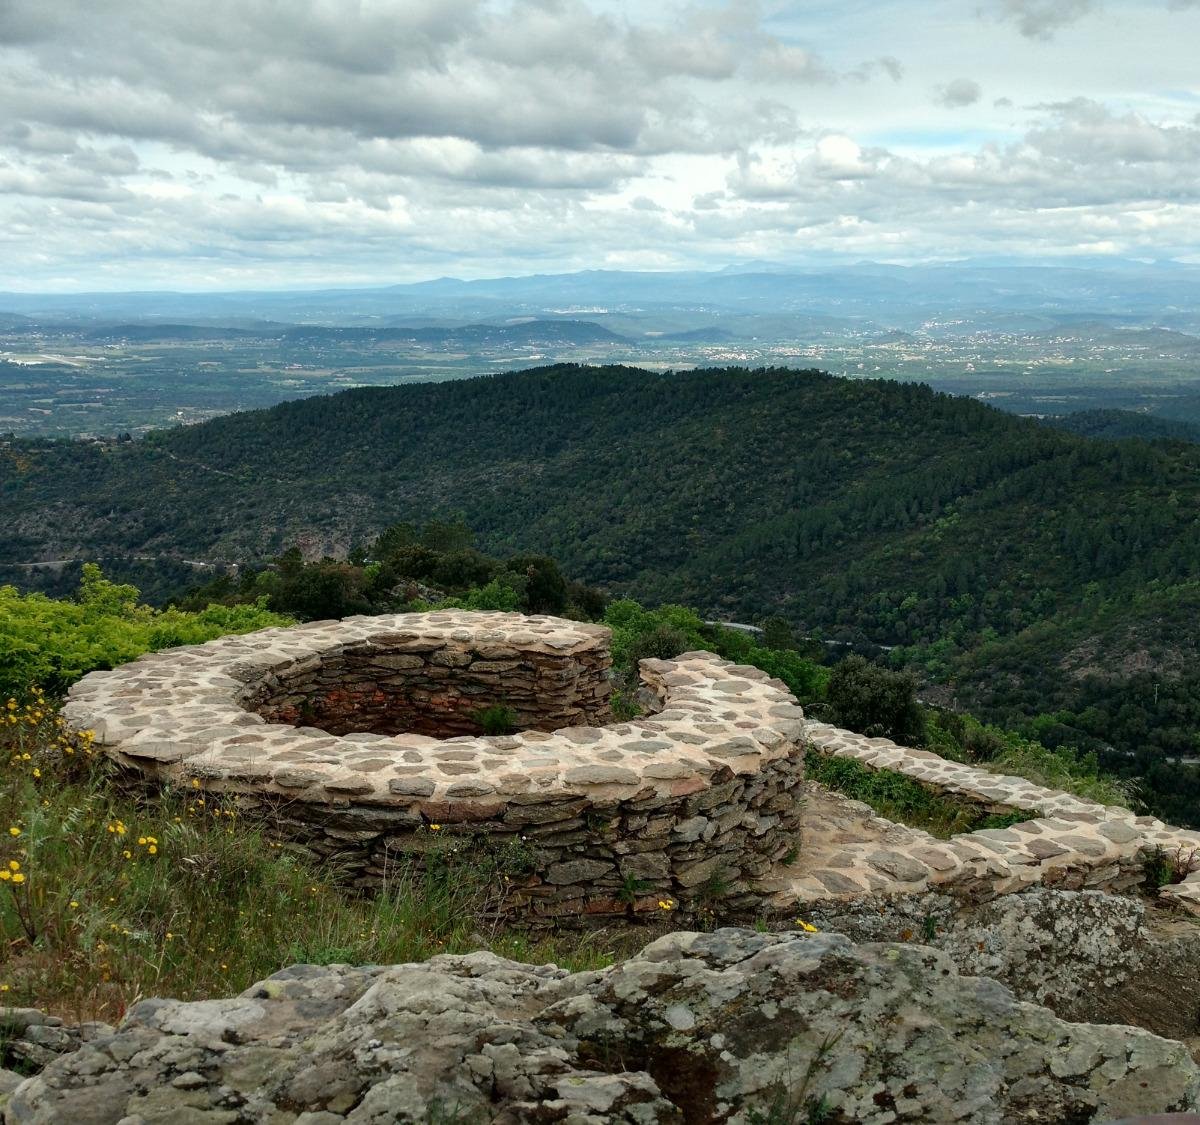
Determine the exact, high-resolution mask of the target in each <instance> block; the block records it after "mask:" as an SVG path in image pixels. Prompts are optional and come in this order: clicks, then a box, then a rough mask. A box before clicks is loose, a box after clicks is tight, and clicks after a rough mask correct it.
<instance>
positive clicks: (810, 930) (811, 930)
mask: <svg viewBox="0 0 1200 1125" xmlns="http://www.w3.org/2000/svg"><path fill="white" fill-rule="evenodd" d="M796 925H797V926H799V927H800V928H801V929H802V930H803V931H804V932H805V933H806V934H815V933H820V931H819V930H818V929H817V927H816V926H814V925H812V923H811V922H806V921H805V920H804V919H803V918H797V919H796Z"/></svg>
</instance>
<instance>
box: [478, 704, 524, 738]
mask: <svg viewBox="0 0 1200 1125" xmlns="http://www.w3.org/2000/svg"><path fill="white" fill-rule="evenodd" d="M474 719H475V721H476V722H477V723H478V724H479V725H480V726H481V727H482V728H483V733H484V734H512V733H513V731H515V730H516V729H517V713H516V711H514V710H513V709H512V708H511V707H506V706H505V705H504V704H503V703H493V704H492V705H491V706H490V707H481V708H480V709H479V710H478V711H476V712H475V714H474Z"/></svg>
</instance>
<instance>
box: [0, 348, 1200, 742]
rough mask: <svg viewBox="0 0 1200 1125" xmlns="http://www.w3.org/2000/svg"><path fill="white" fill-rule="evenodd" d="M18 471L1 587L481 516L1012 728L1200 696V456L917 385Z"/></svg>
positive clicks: (375, 395)
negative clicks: (15, 577) (32, 577)
mask: <svg viewBox="0 0 1200 1125" xmlns="http://www.w3.org/2000/svg"><path fill="white" fill-rule="evenodd" d="M0 465H2V469H0V473H2V479H0V487H2V489H3V492H2V493H0V496H2V499H0V523H2V524H3V526H4V527H5V528H6V529H8V530H9V534H8V535H7V536H6V537H4V539H3V541H2V542H0V552H2V556H0V563H3V562H6V561H21V562H27V561H32V560H35V559H39V558H65V557H78V556H81V555H82V556H103V557H110V556H113V555H119V554H122V553H127V554H133V555H171V556H181V557H184V558H188V559H199V560H204V559H227V560H233V559H240V560H244V559H251V558H255V557H259V558H261V557H264V556H268V555H271V554H273V553H276V552H278V551H279V550H281V549H282V548H284V547H285V546H287V545H290V544H292V543H297V542H298V543H301V544H302V545H305V546H306V547H307V548H308V549H309V550H311V551H316V552H318V553H320V552H322V551H330V552H335V551H339V550H344V549H345V548H347V547H348V546H349V545H350V544H351V543H352V542H356V541H366V540H367V539H369V538H370V537H371V535H372V534H373V533H375V532H377V531H378V530H379V529H380V528H382V527H384V526H385V525H387V524H390V523H394V522H397V521H400V520H406V519H407V520H415V521H418V522H420V521H424V520H427V519H430V518H435V517H439V516H442V517H444V516H448V515H453V514H461V516H462V517H463V518H464V519H465V521H466V522H467V523H468V524H469V525H470V526H471V527H472V528H474V529H475V530H476V531H477V533H478V534H479V537H480V545H481V546H482V547H484V548H485V549H490V550H493V551H500V552H507V551H510V550H515V549H536V550H540V551H545V552H547V553H549V554H552V555H554V556H555V557H556V558H558V559H559V560H560V561H561V562H562V564H563V566H564V568H565V569H567V570H568V571H569V572H570V573H572V574H574V575H576V576H578V577H579V578H581V579H583V580H585V581H588V582H591V583H595V584H600V585H603V586H607V587H608V588H610V589H611V590H613V591H619V592H631V593H634V594H636V595H638V596H640V597H642V598H645V599H650V600H662V601H678V602H682V603H685V604H693V605H697V606H700V607H702V608H704V609H706V610H709V611H711V612H714V613H718V614H721V615H723V616H728V617H736V618H738V619H742V620H747V619H749V620H753V619H756V618H761V617H763V616H764V615H766V614H770V613H781V614H784V615H786V616H787V617H789V618H791V619H792V620H793V621H794V622H795V623H797V624H798V625H800V626H802V627H804V628H807V629H810V630H811V629H813V628H820V629H822V630H823V631H824V632H825V635H826V636H829V637H842V638H846V639H852V638H863V637H865V638H869V639H871V640H873V641H876V642H879V643H883V644H888V645H900V646H907V647H908V651H907V652H906V653H904V654H902V655H903V656H906V657H907V658H909V659H911V660H912V661H914V662H916V663H918V664H920V665H921V666H923V667H924V668H925V669H926V670H927V671H928V673H929V674H930V675H931V676H932V677H934V678H939V679H947V680H957V681H958V684H959V691H960V694H961V696H962V697H963V698H966V699H968V700H969V701H970V702H972V704H973V705H975V706H978V707H980V708H981V709H984V710H985V711H987V710H988V709H991V710H992V711H993V712H996V713H1002V712H1007V713H1006V714H1005V715H1004V717H1005V718H1009V719H1011V718H1012V717H1013V715H1014V714H1015V713H1023V714H1029V713H1031V712H1033V711H1042V710H1044V711H1052V710H1058V711H1062V712H1063V713H1064V714H1065V712H1066V711H1067V710H1073V711H1078V712H1080V713H1081V712H1082V711H1083V710H1084V707H1083V704H1082V703H1081V702H1080V700H1081V699H1082V698H1083V697H1082V696H1081V695H1080V692H1082V691H1083V685H1085V684H1090V683H1097V682H1098V683H1104V684H1107V687H1106V688H1105V689H1104V691H1103V692H1100V691H1096V692H1092V693H1091V694H1092V695H1097V696H1102V699H1101V701H1100V702H1099V703H1095V706H1098V707H1100V709H1101V713H1107V712H1106V710H1105V709H1106V707H1107V706H1108V704H1109V703H1111V702H1112V701H1113V700H1118V702H1119V703H1120V704H1121V705H1123V704H1124V703H1129V704H1130V706H1131V707H1134V709H1135V710H1137V709H1138V708H1141V707H1142V702H1143V697H1145V698H1149V696H1148V693H1149V691H1150V687H1151V685H1150V683H1149V681H1148V680H1147V682H1146V685H1145V687H1144V690H1143V687H1142V686H1137V685H1141V683H1142V679H1139V677H1141V678H1145V677H1150V678H1152V679H1155V680H1156V681H1159V683H1158V686H1155V687H1154V701H1155V702H1154V706H1155V707H1158V706H1160V701H1161V700H1163V699H1167V698H1172V699H1173V698H1175V696H1174V691H1173V688H1171V687H1170V685H1173V684H1183V683H1184V681H1187V682H1189V683H1190V682H1191V680H1189V677H1194V676H1195V675H1196V673H1195V672H1194V671H1192V669H1193V668H1194V667H1195V666H1196V660H1195V656H1196V648H1197V645H1196V635H1197V632H1198V631H1200V626H1198V625H1197V615H1196V614H1195V613H1194V612H1192V611H1191V610H1188V609H1185V608H1184V607H1187V606H1190V605H1194V604H1195V602H1196V600H1197V594H1196V591H1197V589H1200V586H1198V585H1195V584H1196V583H1198V582H1200V521H1198V518H1197V517H1198V513H1200V472H1198V470H1200V447H1197V446H1191V445H1182V444H1180V445H1176V444H1148V443H1143V442H1138V441H1121V442H1107V441H1097V440H1089V439H1087V438H1083V437H1079V436H1076V435H1073V434H1068V433H1063V432H1059V431H1056V430H1053V429H1049V428H1047V427H1045V426H1041V425H1039V424H1037V423H1036V422H1033V421H1029V420H1025V419H1021V418H1017V417H1013V416H1011V415H1007V414H1002V413H1000V412H999V411H996V410H993V409H990V408H988V407H985V406H982V405H980V404H978V403H976V402H973V401H970V400H966V399H960V398H953V397H950V396H947V395H941V394H935V393H933V392H932V391H930V390H929V389H928V388H926V387H924V386H920V385H914V384H902V383H895V382H888V381H847V380H842V379H835V378H832V377H829V376H826V375H823V374H820V373H817V372H811V371H804V372H800V371H786V370H758V371H746V370H740V369H730V370H703V371H695V372H686V373H680V374H656V373H650V372H646V371H640V370H636V369H632V368H620V367H605V368H579V367H573V366H560V367H552V368H541V369H536V370H532V371H525V372H518V373H514V374H507V375H497V376H489V377H485V378H478V379H471V380H464V381H458V382H446V383H438V384H424V385H410V386H405V387H397V388H388V389H363V390H354V391H347V392H344V393H342V394H338V395H334V396H331V397H328V398H313V399H307V400H305V401H302V402H293V403H286V404H284V405H282V406H278V407H275V408H273V409H271V410H265V411H256V412H253V413H247V414H240V415H233V416H229V417H223V418H218V419H215V420H213V421H211V422H208V423H205V424H203V425H199V426H194V427H190V428H186V429H179V430H172V431H167V432H161V433H157V434H154V435H151V436H150V437H148V438H147V439H145V440H144V441H138V442H133V443H125V444H124V445H106V446H99V445H68V444H49V443H45V444H40V445H39V444H34V443H28V442H26V443H9V445H8V447H7V448H4V449H3V450H0ZM6 573H11V572H6ZM988 654H991V655H990V656H989V655H988ZM993 657H994V663H992V664H989V663H988V660H991V659H992V658H993ZM981 661H982V663H981ZM997 669H1002V672H1001V671H997ZM1164 677H1165V679H1164ZM1117 681H1119V684H1120V685H1125V686H1119V685H1118V684H1117ZM1164 682H1165V683H1167V684H1168V689H1162V683H1164ZM1129 684H1133V685H1135V687H1132V688H1129V690H1130V691H1132V692H1134V695H1132V696H1128V697H1126V696H1125V695H1123V694H1122V693H1123V692H1124V691H1125V690H1126V686H1128V685H1129ZM1180 690H1181V691H1182V690H1183V689H1182V688H1181V689H1180ZM1189 692H1190V694H1189ZM1189 692H1185V693H1184V695H1183V696H1182V697H1181V698H1182V701H1181V702H1180V704H1179V706H1180V707H1182V708H1183V711H1182V712H1180V713H1177V714H1174V715H1173V716H1172V717H1171V718H1170V722H1169V723H1166V725H1165V726H1164V725H1163V723H1159V722H1157V720H1155V719H1154V718H1153V716H1149V717H1147V716H1146V715H1145V714H1142V713H1141V712H1140V711H1139V712H1138V713H1139V715H1141V718H1139V720H1138V721H1139V722H1140V723H1142V726H1143V727H1145V728H1146V729H1151V730H1152V731H1153V732H1155V733H1153V738H1149V736H1147V737H1146V738H1143V737H1142V736H1140V735H1139V736H1138V738H1140V739H1141V741H1138V743H1137V744H1138V746H1142V745H1143V744H1145V745H1154V746H1156V747H1157V748H1158V749H1160V750H1161V749H1171V750H1173V751H1174V752H1179V753H1186V752H1193V751H1194V748H1195V745H1196V744H1195V735H1194V732H1195V731H1196V730H1197V729H1200V715H1193V714H1192V713H1191V711H1192V710H1195V709H1196V708H1197V707H1200V703H1198V702H1196V701H1197V700H1200V691H1195V690H1191V689H1189ZM1090 699H1091V697H1090V696H1089V700H1090ZM1088 705H1089V706H1091V705H1093V702H1089V704H1088ZM1147 706H1148V705H1147ZM1189 708H1190V709H1191V710H1189ZM1094 717H1095V716H1094V715H1093V718H1094ZM1077 718H1078V715H1075V717H1074V718H1071V719H1070V721H1069V722H1067V723H1066V725H1067V726H1069V727H1071V729H1075V726H1076V725H1077V724H1076V719H1077ZM1056 721H1057V720H1056ZM1080 721H1082V720H1080ZM1130 721H1131V722H1132V720H1130ZM1164 722H1165V720H1164ZM1097 725H1099V726H1102V727H1103V730H1102V731H1101V732H1100V733H1097V734H1091V733H1089V735H1088V737H1090V738H1093V739H1099V741H1100V742H1102V743H1103V742H1106V740H1107V738H1108V734H1109V731H1108V727H1106V726H1104V724H1102V723H1100V721H1099V720H1097V721H1096V722H1095V723H1093V726H1097ZM1168 728H1169V734H1163V733H1162V732H1163V731H1166V730H1168ZM1160 736H1161V737H1160ZM1130 738H1131V739H1133V738H1134V736H1133V735H1131V736H1130ZM1147 738H1149V741H1147ZM1155 740H1157V741H1155ZM1117 741H1120V740H1117ZM1135 741H1136V739H1135ZM1130 744H1131V745H1132V743H1130Z"/></svg>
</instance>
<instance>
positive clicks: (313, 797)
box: [64, 610, 804, 920]
mask: <svg viewBox="0 0 1200 1125" xmlns="http://www.w3.org/2000/svg"><path fill="white" fill-rule="evenodd" d="M609 640H610V634H609V631H608V630H607V629H606V628H604V627H602V626H598V625H589V624H581V623H578V622H574V621H566V620H561V619H557V618H552V617H525V616H521V615H519V614H513V613H478V612H465V611H458V610H453V611H436V612H432V613H421V614H398V615H391V616H382V617H352V618H347V619H345V620H342V621H325V622H315V623H312V624H308V625H299V626H296V627H293V628H286V629H267V630H263V631H262V632H258V633H254V634H250V635H248V636H231V637H224V638H221V639H219V640H215V641H211V642H209V643H208V644H204V645H197V646H192V647H187V648H177V649H172V650H169V651H166V652H160V653H154V654H149V655H146V656H143V657H142V658H141V659H139V660H137V661H135V662H133V663H131V664H127V665H124V666H122V667H120V668H117V669H114V670H112V671H106V672H94V673H92V674H91V675H89V676H86V677H85V678H84V679H83V680H82V681H80V682H79V683H78V684H76V685H75V687H74V688H72V690H71V693H70V702H69V703H68V704H67V707H66V709H65V712H64V714H65V716H66V718H67V720H68V722H70V723H71V724H72V725H74V726H75V727H76V728H80V729H83V728H90V729H92V730H93V731H94V732H95V735H96V741H97V744H98V745H100V746H101V747H102V748H103V749H104V750H105V752H107V753H108V754H109V755H110V756H111V757H112V758H113V759H114V760H115V761H117V762H118V763H120V764H121V765H123V766H126V767H128V768H130V769H132V770H136V771H138V772H140V773H141V774H142V775H144V776H145V777H147V778H149V779H152V780H153V781H156V782H168V783H174V784H176V785H184V786H190V785H192V784H193V783H195V784H198V785H199V786H201V787H202V788H203V789H204V790H206V791H211V792H214V793H219V794H222V795H225V796H226V797H227V798H231V799H233V800H235V801H236V803H237V805H238V806H239V807H240V808H241V809H242V810H243V811H244V812H247V813H250V814H253V815H256V816H259V817H262V818H263V819H264V822H266V823H268V824H269V825H270V826H271V829H272V830H273V831H275V832H278V833H279V834H281V835H282V836H285V837H287V838H289V839H290V840H292V841H294V842H295V843H298V844H300V845H302V846H303V847H305V848H307V849H308V850H309V851H311V852H313V853H315V854H316V855H318V856H321V857H323V858H327V859H328V860H330V861H332V862H336V864H337V865H338V866H339V868H340V869H342V870H343V871H344V872H345V873H346V877H347V878H348V879H349V880H351V881H353V882H354V883H356V884H359V885H363V886H371V885H378V884H381V883H382V882H384V881H385V880H386V879H387V878H388V877H389V875H391V874H394V873H396V872H397V870H398V869H399V865H402V864H405V863H408V862H411V861H413V860H414V859H415V860H416V861H417V862H419V863H420V862H426V861H428V858H429V857H430V855H431V853H436V852H438V851H440V850H442V849H444V848H445V847H446V846H447V845H448V844H449V843H450V842H451V841H454V840H460V839H461V838H462V837H464V836H467V837H470V838H472V839H473V840H479V839H481V838H486V840H487V842H488V844H489V845H493V846H503V845H505V844H510V843H514V842H517V843H519V849H518V850H519V854H520V856H521V865H520V870H519V871H517V872H514V875H513V878H512V887H511V891H510V894H509V896H508V898H509V902H508V909H509V910H510V911H512V912H515V913H518V914H521V915H523V916H525V917H527V918H532V919H535V920H536V919H538V918H558V919H573V920H580V919H587V918H596V919H603V918H606V917H613V916H626V915H630V914H637V913H639V912H654V911H661V910H662V909H663V906H662V904H664V903H665V904H667V908H668V909H672V910H675V909H679V910H681V911H682V912H683V913H684V915H685V916H686V914H687V913H688V912H689V910H690V909H691V908H692V907H693V906H695V905H696V904H697V902H698V901H699V900H703V899H704V898H705V897H706V896H712V895H714V894H715V893H717V892H718V891H719V894H720V896H721V900H722V903H723V904H724V905H725V906H726V907H727V908H729V909H731V910H736V909H739V908H745V909H752V908H753V907H754V905H755V904H756V903H757V902H758V901H759V900H760V897H761V895H760V893H759V892H758V890H757V882H758V881H759V880H761V879H762V878H763V877H764V876H766V875H767V874H768V873H769V872H770V871H772V870H773V869H774V868H775V867H776V866H777V865H778V864H779V863H780V862H781V861H783V860H785V859H790V858H792V857H793V856H794V854H795V852H796V851H797V849H798V846H799V838H800V821H801V815H802V808H803V802H802V801H801V799H800V787H801V784H802V782H803V769H804V742H803V739H802V731H803V723H804V715H803V712H802V711H801V709H800V707H799V706H798V705H797V704H796V701H795V700H794V699H793V698H792V696H791V695H790V694H789V693H788V691H787V688H786V687H785V685H783V684H782V683H780V682H779V681H777V680H772V679H771V678H770V677H768V676H767V675H766V673H764V672H762V671H760V670H759V669H757V668H748V667H740V666H735V665H732V664H730V663H729V662H727V661H724V660H721V659H720V658H719V657H716V656H714V655H713V654H711V653H703V652H693V653H685V654H683V655H682V656H680V657H678V658H677V659H675V660H670V661H660V660H647V661H643V662H642V665H641V675H642V683H643V688H642V692H641V699H642V702H643V705H644V706H645V709H646V711H647V713H646V714H644V715H643V716H642V717H639V718H635V719H631V720H629V721H627V722H614V721H613V717H612V712H611V708H610V692H611V680H610V666H611V660H610V655H609ZM489 709H490V713H491V715H492V716H493V717H494V716H495V715H496V713H497V709H502V714H503V716H504V717H505V718H507V719H510V720H511V724H512V728H513V729H512V732H511V733H505V734H495V733H492V734H489V733H486V731H485V726H486V725H487V723H488V715H489Z"/></svg>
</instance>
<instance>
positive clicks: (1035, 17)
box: [992, 0, 1097, 39]
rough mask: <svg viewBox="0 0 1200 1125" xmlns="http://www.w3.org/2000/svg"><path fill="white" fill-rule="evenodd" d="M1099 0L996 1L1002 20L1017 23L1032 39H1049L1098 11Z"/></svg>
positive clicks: (996, 10)
mask: <svg viewBox="0 0 1200 1125" xmlns="http://www.w3.org/2000/svg"><path fill="white" fill-rule="evenodd" d="M1096 6H1097V5H1096V0H993V2H992V10H993V11H994V13H995V14H996V15H997V16H999V17H1000V18H1001V19H1006V20H1011V21H1012V22H1014V23H1016V25H1017V27H1018V28H1019V29H1020V32H1021V34H1022V35H1025V36H1028V37H1029V38H1030V39H1049V38H1050V37H1051V36H1052V35H1053V34H1054V33H1055V32H1056V31H1057V30H1058V29H1059V28H1061V27H1065V26H1066V25H1067V24H1071V23H1074V22H1075V21H1076V20H1078V19H1081V18H1082V17H1083V16H1085V15H1087V14H1088V13H1089V12H1091V11H1094V10H1095V8H1096Z"/></svg>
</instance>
